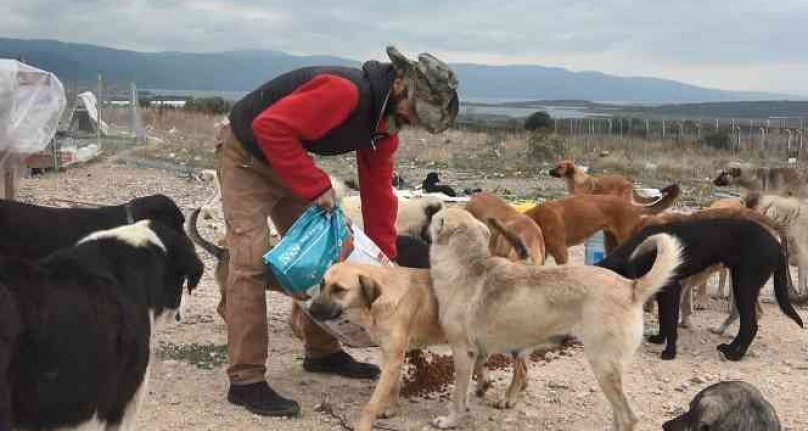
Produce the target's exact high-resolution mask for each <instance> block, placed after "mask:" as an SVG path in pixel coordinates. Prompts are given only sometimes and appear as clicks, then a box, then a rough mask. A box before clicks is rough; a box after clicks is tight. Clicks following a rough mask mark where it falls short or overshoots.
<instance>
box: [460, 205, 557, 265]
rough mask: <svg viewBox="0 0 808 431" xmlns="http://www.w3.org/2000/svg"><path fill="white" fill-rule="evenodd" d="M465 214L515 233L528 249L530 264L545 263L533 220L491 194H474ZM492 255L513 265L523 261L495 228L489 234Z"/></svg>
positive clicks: (538, 229) (540, 238)
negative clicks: (497, 223) (494, 222)
mask: <svg viewBox="0 0 808 431" xmlns="http://www.w3.org/2000/svg"><path fill="white" fill-rule="evenodd" d="M466 211H468V212H470V213H471V214H472V215H473V216H474V217H475V218H476V219H477V220H480V221H482V222H483V223H487V222H488V220H489V219H495V220H498V221H499V222H500V223H501V224H502V226H503V227H505V228H506V229H508V230H510V231H511V232H514V233H515V234H516V236H518V237H519V239H520V240H521V241H522V243H523V244H525V246H527V249H528V251H529V252H530V259H531V260H532V262H533V263H535V264H537V265H541V264H543V263H544V253H545V248H544V235H543V234H542V231H541V228H540V227H539V225H538V224H536V222H534V221H533V219H531V218H530V217H528V216H526V215H524V214H522V213H520V212H519V211H517V210H516V209H515V208H514V207H512V206H511V205H510V204H508V203H507V202H505V201H504V200H502V199H500V198H499V197H497V196H495V195H493V194H490V193H477V194H475V195H474V196H472V197H471V200H469V202H468V203H467V204H466ZM490 227H492V226H489V228H490ZM491 254H493V255H494V256H501V257H505V258H508V259H510V260H513V261H518V260H522V258H521V257H520V255H519V252H518V251H517V250H516V249H514V247H513V242H512V241H509V240H508V239H507V238H505V237H504V236H503V235H502V234H501V233H500V231H499V229H496V228H495V229H492V231H491Z"/></svg>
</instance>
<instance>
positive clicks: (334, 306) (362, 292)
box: [309, 262, 381, 320]
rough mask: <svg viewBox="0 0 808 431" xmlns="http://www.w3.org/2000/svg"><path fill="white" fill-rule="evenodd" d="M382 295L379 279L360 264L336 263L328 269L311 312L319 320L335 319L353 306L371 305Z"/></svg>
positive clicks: (359, 307) (368, 306) (356, 307)
mask: <svg viewBox="0 0 808 431" xmlns="http://www.w3.org/2000/svg"><path fill="white" fill-rule="evenodd" d="M380 295H381V289H380V287H379V284H378V283H377V281H376V280H375V279H374V278H373V276H371V275H370V274H368V273H367V272H366V271H364V270H363V269H362V268H361V267H359V266H356V265H354V264H351V263H349V262H341V263H337V264H336V265H334V266H332V267H331V268H329V269H328V271H326V273H325V276H324V277H323V282H322V283H321V285H320V294H319V295H318V296H317V297H316V298H314V301H313V302H312V304H311V307H310V308H309V313H311V315H312V317H314V318H315V319H317V320H331V319H336V318H339V317H340V316H342V314H343V313H344V312H345V311H347V310H350V309H369V308H370V307H371V306H372V305H373V302H375V301H376V299H378V297H379V296H380Z"/></svg>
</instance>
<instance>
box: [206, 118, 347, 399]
mask: <svg viewBox="0 0 808 431" xmlns="http://www.w3.org/2000/svg"><path fill="white" fill-rule="evenodd" d="M216 156H217V159H218V176H219V182H220V186H221V191H222V209H223V211H224V218H225V222H226V225H227V236H226V241H227V246H228V248H229V249H230V265H229V268H228V269H229V271H228V276H227V286H226V289H225V293H226V298H227V301H226V303H225V321H226V322H227V353H228V358H229V361H230V366H229V367H228V369H227V374H228V376H229V378H230V382H231V383H232V384H235V385H247V384H251V383H256V382H260V381H263V380H264V379H265V376H264V373H265V372H266V361H267V356H268V353H267V351H268V344H269V333H268V324H267V304H266V291H265V289H266V287H267V279H266V276H265V271H266V268H265V266H264V263H263V260H262V257H263V255H264V254H265V253H266V252H267V250H268V249H269V246H270V234H269V228H268V226H267V217H269V218H270V219H272V222H273V223H274V224H275V227H276V228H277V229H278V232H280V233H281V234H283V233H285V232H286V231H287V230H288V229H289V228H290V227H291V226H292V224H293V223H294V221H295V220H296V219H297V218H298V217H299V216H300V215H301V214H302V213H303V211H304V210H305V209H306V207H307V206H308V205H309V203H308V202H306V201H305V200H303V199H301V198H300V197H298V196H297V195H295V194H294V193H293V192H292V191H291V190H290V189H289V188H288V187H287V186H286V185H285V184H284V182H283V180H282V179H281V178H280V177H279V176H278V174H276V173H275V172H274V171H273V170H272V168H271V167H270V165H269V164H268V163H266V162H264V161H263V160H258V159H256V158H255V157H253V156H252V155H250V154H249V153H248V152H247V151H246V150H244V147H243V146H242V145H241V143H239V142H238V140H237V139H236V137H235V136H234V135H233V134H232V132H231V131H230V126H229V125H226V124H225V125H222V126H220V127H219V128H218V130H217V132H216ZM270 289H272V290H276V291H281V287H280V286H272V285H270ZM290 300H291V299H290ZM289 323H290V324H291V326H292V329H293V331H294V332H295V334H296V335H298V336H300V337H302V338H303V341H304V345H305V348H306V355H307V356H308V357H321V356H325V355H328V354H331V353H334V352H337V351H339V350H340V345H339V342H338V341H337V340H336V338H334V337H333V336H332V335H330V334H329V333H328V332H326V331H324V330H323V329H322V328H320V327H319V326H318V325H317V324H316V323H314V322H313V321H312V320H311V319H310V318H309V317H308V316H307V315H306V314H305V313H303V312H302V311H301V310H300V308H299V307H298V306H297V304H295V305H294V306H293V308H292V315H291V316H290V319H289Z"/></svg>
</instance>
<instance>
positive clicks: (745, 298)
mask: <svg viewBox="0 0 808 431" xmlns="http://www.w3.org/2000/svg"><path fill="white" fill-rule="evenodd" d="M717 211H720V210H717ZM660 233H666V234H669V235H673V236H675V237H676V238H677V239H678V240H679V241H680V242H681V244H682V245H683V247H684V256H686V259H685V260H684V262H683V263H682V265H680V266H679V268H678V269H677V271H676V277H675V278H674V279H673V280H672V282H670V283H669V284H668V285H666V286H665V287H664V288H663V289H662V290H661V291H660V292H659V293H658V294H657V295H656V301H657V307H658V313H659V334H658V335H654V336H651V337H649V341H650V342H652V343H655V344H662V343H665V342H666V341H667V345H666V346H665V350H663V352H662V355H661V357H662V359H673V358H675V357H676V340H677V337H678V332H677V320H678V317H679V303H680V298H681V281H682V280H683V279H685V278H687V277H691V276H693V275H696V274H698V273H700V272H703V271H704V270H705V269H707V268H709V267H711V266H713V265H715V264H718V263H721V264H723V265H724V266H725V267H726V268H727V269H729V271H730V274H731V276H732V290H733V294H734V297H735V304H736V306H737V307H738V312H739V314H740V319H741V323H740V328H739V330H738V334H737V335H736V337H735V339H734V340H733V341H732V343H730V344H721V345H719V346H718V350H719V351H720V352H721V354H722V355H723V356H724V357H726V358H727V359H729V360H732V361H737V360H740V359H741V358H743V356H744V355H745V354H746V351H747V349H748V348H749V345H750V344H751V343H752V340H754V338H755V335H756V334H757V328H758V326H757V315H756V312H755V304H756V303H757V300H758V296H759V295H760V289H761V288H762V287H763V285H764V284H765V283H766V281H767V280H768V279H769V277H771V276H772V274H774V293H775V297H776V299H777V303H778V305H779V306H780V309H781V310H782V311H783V313H784V314H785V315H786V316H788V317H790V318H791V319H792V320H794V321H795V322H796V323H797V324H798V325H800V327H802V326H803V323H802V319H801V318H800V316H799V314H797V312H796V311H794V308H793V306H792V305H791V302H790V301H789V297H788V283H789V275H788V262H787V261H786V257H785V255H784V253H783V250H782V248H781V246H780V243H779V242H778V240H777V238H776V237H775V236H773V235H772V232H771V231H770V230H768V229H766V228H765V227H764V226H763V225H762V224H761V223H758V222H756V221H752V220H750V219H747V218H740V217H718V218H704V219H695V220H686V221H674V222H670V223H665V224H655V225H649V226H646V227H645V228H643V229H642V230H641V231H640V232H639V233H637V234H636V235H635V236H633V237H632V238H631V239H630V240H629V241H627V242H626V243H624V244H623V245H621V246H620V247H619V248H618V249H617V250H615V251H614V252H612V253H610V254H609V255H607V256H606V258H605V259H603V260H602V261H600V262H598V263H597V264H596V265H597V266H600V267H603V268H607V269H611V270H612V271H615V272H616V273H618V274H620V275H623V276H625V277H630V278H633V277H636V276H640V275H643V274H645V273H646V272H647V271H648V269H649V268H651V265H652V264H653V263H654V262H655V253H653V252H647V253H639V254H638V252H637V249H638V246H639V245H640V244H642V243H643V242H644V241H645V240H646V239H647V238H648V237H651V236H654V235H657V234H660ZM635 256H636V257H635Z"/></svg>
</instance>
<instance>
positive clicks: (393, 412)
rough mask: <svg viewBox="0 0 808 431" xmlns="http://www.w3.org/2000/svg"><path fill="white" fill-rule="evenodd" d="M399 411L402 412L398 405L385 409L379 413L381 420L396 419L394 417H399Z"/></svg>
mask: <svg viewBox="0 0 808 431" xmlns="http://www.w3.org/2000/svg"><path fill="white" fill-rule="evenodd" d="M399 410H400V408H399V406H398V405H397V404H396V405H392V406H390V407H388V408H386V409H384V410H383V411H382V412H381V413H379V419H390V418H394V417H396V416H398V412H399Z"/></svg>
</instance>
